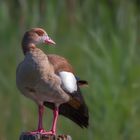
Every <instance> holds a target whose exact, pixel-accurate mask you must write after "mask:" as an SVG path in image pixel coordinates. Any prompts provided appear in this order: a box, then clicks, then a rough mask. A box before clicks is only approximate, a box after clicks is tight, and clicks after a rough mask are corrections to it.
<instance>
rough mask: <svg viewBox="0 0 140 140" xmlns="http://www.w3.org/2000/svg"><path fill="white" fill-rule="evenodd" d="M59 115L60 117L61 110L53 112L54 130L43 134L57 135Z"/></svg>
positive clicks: (57, 109)
mask: <svg viewBox="0 0 140 140" xmlns="http://www.w3.org/2000/svg"><path fill="white" fill-rule="evenodd" d="M58 115H59V108H58V107H55V109H54V111H53V124H52V128H51V130H50V131H46V132H43V133H42V134H45V135H48V134H50V135H56V124H57V119H58Z"/></svg>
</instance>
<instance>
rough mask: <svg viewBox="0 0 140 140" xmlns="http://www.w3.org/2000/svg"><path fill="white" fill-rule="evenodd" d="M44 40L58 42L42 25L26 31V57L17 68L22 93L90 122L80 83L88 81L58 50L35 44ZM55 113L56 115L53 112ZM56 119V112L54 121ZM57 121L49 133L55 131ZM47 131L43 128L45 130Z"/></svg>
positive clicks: (80, 121) (80, 122) (84, 124)
mask: <svg viewBox="0 0 140 140" xmlns="http://www.w3.org/2000/svg"><path fill="white" fill-rule="evenodd" d="M41 43H46V44H49V45H50V44H55V42H54V41H53V40H51V39H50V38H49V37H48V35H47V33H46V32H45V31H44V30H43V29H41V28H33V29H31V30H29V31H27V32H26V33H25V35H24V37H23V40H22V49H23V53H24V55H25V58H24V60H23V61H22V62H21V63H20V64H19V66H18V68H17V72H16V82H17V87H18V88H19V90H20V91H21V93H22V94H24V95H25V96H27V97H29V98H31V99H32V100H34V101H35V102H36V103H37V104H38V105H39V118H40V116H42V114H41V113H40V112H41V111H40V109H41V108H42V106H43V105H45V106H47V107H49V108H51V109H53V110H54V111H55V113H54V114H58V113H57V112H58V108H59V114H62V115H64V116H65V117H67V118H69V119H71V120H72V121H74V122H75V123H77V124H78V125H79V126H81V127H87V126H88V119H89V115H88V108H87V106H86V104H85V101H84V98H83V96H82V94H81V91H80V87H81V86H83V85H87V84H88V83H87V81H84V80H79V79H77V77H76V76H75V73H74V70H73V68H72V66H71V64H70V63H69V62H68V60H66V59H65V58H64V57H61V56H58V55H55V54H45V53H44V52H43V51H42V50H40V49H39V48H37V47H36V45H39V44H41ZM54 116H55V115H54ZM40 120H42V119H39V125H38V130H37V131H40V130H41V131H40V132H42V130H43V128H42V124H41V123H42V121H40ZM56 120H57V115H56V116H55V118H54V122H56ZM55 126H56V123H53V127H52V130H51V131H50V132H49V133H47V134H50V133H51V134H55V129H56V128H55ZM43 131H44V130H43Z"/></svg>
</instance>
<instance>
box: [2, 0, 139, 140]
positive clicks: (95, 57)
mask: <svg viewBox="0 0 140 140" xmlns="http://www.w3.org/2000/svg"><path fill="white" fill-rule="evenodd" d="M33 27H42V28H44V29H45V30H47V32H48V34H49V35H50V36H51V37H52V38H53V39H54V40H55V41H56V43H57V47H56V48H51V47H42V49H43V50H44V51H45V52H47V53H56V54H60V55H62V56H65V57H66V58H68V59H69V61H70V62H71V63H72V65H73V66H74V68H75V70H76V73H77V75H78V76H79V77H81V79H86V80H88V81H89V87H88V88H87V89H83V95H84V97H85V99H86V102H87V104H88V106H89V112H90V126H89V128H88V129H87V130H86V129H83V130H82V129H80V128H79V127H78V126H76V125H75V124H74V123H72V122H71V121H69V120H68V119H66V118H64V117H60V119H59V122H58V133H66V134H70V135H71V136H72V137H73V139H74V140H87V139H88V140H93V139H95V140H139V139H140V133H139V130H140V55H139V54H140V48H139V46H140V45H139V44H140V1H139V0H100V1H98V0H86V1H84V0H77V1H76V0H56V1H51V0H40V1H39V0H30V1H27V0H1V1H0V111H1V114H0V125H1V127H0V140H18V137H19V135H20V133H21V132H22V131H27V130H34V129H35V128H36V126H37V106H36V105H35V103H33V102H32V101H30V100H28V99H27V98H25V97H23V96H22V95H21V94H19V91H18V90H17V88H16V84H15V73H16V67H17V65H18V63H19V62H20V61H21V60H22V59H23V57H24V56H23V54H22V51H21V45H20V42H21V38H22V35H23V33H24V32H25V31H26V30H28V29H30V28H33ZM46 110H47V111H46V114H47V115H45V116H44V126H45V128H46V129H49V128H50V126H51V121H52V115H51V114H52V113H51V111H49V109H46ZM76 131H77V132H76Z"/></svg>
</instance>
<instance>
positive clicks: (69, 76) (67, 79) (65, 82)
mask: <svg viewBox="0 0 140 140" xmlns="http://www.w3.org/2000/svg"><path fill="white" fill-rule="evenodd" d="M59 75H60V78H61V80H62V86H63V88H64V89H65V90H66V91H68V92H70V93H73V92H74V91H77V81H76V78H75V76H74V75H73V73H71V72H66V71H62V72H59Z"/></svg>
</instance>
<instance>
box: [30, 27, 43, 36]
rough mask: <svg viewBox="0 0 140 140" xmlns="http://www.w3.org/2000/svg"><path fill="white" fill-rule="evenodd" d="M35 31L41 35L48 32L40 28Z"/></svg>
mask: <svg viewBox="0 0 140 140" xmlns="http://www.w3.org/2000/svg"><path fill="white" fill-rule="evenodd" d="M33 31H34V32H36V33H37V34H38V35H39V36H43V35H44V34H46V32H45V31H44V30H42V29H40V28H36V29H33Z"/></svg>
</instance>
